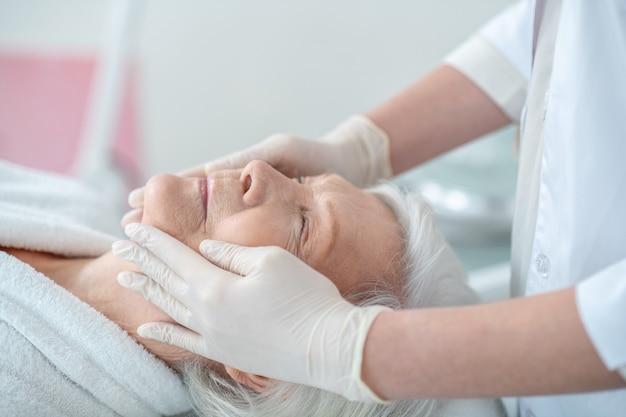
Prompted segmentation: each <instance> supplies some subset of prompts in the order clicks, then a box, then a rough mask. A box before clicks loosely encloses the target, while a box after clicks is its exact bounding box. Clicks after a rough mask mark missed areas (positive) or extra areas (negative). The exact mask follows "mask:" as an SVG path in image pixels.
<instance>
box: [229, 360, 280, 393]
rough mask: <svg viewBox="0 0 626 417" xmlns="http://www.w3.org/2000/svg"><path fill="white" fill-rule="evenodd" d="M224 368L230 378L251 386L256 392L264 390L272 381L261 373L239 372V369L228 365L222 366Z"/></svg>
mask: <svg viewBox="0 0 626 417" xmlns="http://www.w3.org/2000/svg"><path fill="white" fill-rule="evenodd" d="M224 368H225V369H226V373H227V374H228V375H230V377H231V378H232V379H234V380H235V381H237V382H239V383H240V384H242V385H245V386H246V387H248V388H252V389H253V390H255V391H256V392H263V391H265V390H266V389H267V388H268V387H269V386H270V384H271V383H272V380H271V379H269V378H267V377H264V376H261V375H254V374H249V373H246V372H241V371H240V370H239V369H235V368H231V367H230V366H224Z"/></svg>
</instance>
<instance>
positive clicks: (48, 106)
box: [0, 0, 144, 210]
mask: <svg viewBox="0 0 626 417" xmlns="http://www.w3.org/2000/svg"><path fill="white" fill-rule="evenodd" d="M136 9H137V2H136V1H134V0H130V1H127V0H115V1H112V2H111V8H110V14H109V16H108V17H107V21H106V22H105V31H104V36H103V41H102V44H101V45H99V46H98V47H97V48H95V50H94V52H93V54H90V55H85V54H81V55H77V54H75V53H74V54H72V53H63V52H62V51H58V50H55V51H54V52H50V51H45V50H44V51H16V50H14V49H11V50H6V51H0V158H1V159H3V160H7V161H10V162H14V163H18V164H21V165H25V166H28V167H32V168H37V169H41V170H47V171H51V172H57V173H62V174H67V175H72V176H76V177H78V178H81V179H82V180H84V181H85V182H87V183H90V184H92V185H93V186H95V187H97V188H98V189H99V190H101V191H102V192H107V193H110V194H111V198H115V199H118V201H120V209H121V210H124V209H125V207H126V203H125V199H126V193H127V191H128V190H129V189H131V188H133V187H136V186H138V185H139V184H141V183H142V182H143V180H144V178H143V169H142V162H141V146H140V138H139V132H138V124H137V116H138V114H137V109H138V100H137V94H136V92H137V82H136V81H137V76H136V73H137V71H136V65H135V64H132V63H131V59H130V50H131V44H132V39H131V36H130V32H131V30H130V29H132V28H131V27H129V26H131V25H133V24H135V19H134V18H133V16H134V15H135V14H136V13H137V10H136Z"/></svg>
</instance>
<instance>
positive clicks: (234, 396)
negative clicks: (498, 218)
mask: <svg viewBox="0 0 626 417" xmlns="http://www.w3.org/2000/svg"><path fill="white" fill-rule="evenodd" d="M367 191H368V192H370V193H372V194H373V195H375V196H376V197H377V198H379V199H380V200H381V201H383V203H385V204H386V205H387V206H388V207H389V208H390V209H391V210H392V211H393V212H394V214H395V215H396V217H397V219H398V223H399V225H400V229H401V231H402V232H403V234H404V242H403V243H404V244H403V252H404V253H402V254H400V256H399V261H398V265H397V268H399V275H400V276H401V277H402V280H403V285H401V286H402V287H403V288H401V289H400V291H397V289H394V288H386V287H385V286H384V285H375V286H374V287H371V288H374V289H371V290H369V292H368V293H367V294H363V293H360V294H357V295H356V299H358V300H359V301H358V304H359V305H373V304H377V305H385V306H388V307H390V308H393V309H400V308H415V307H435V306H445V305H460V304H469V303H474V302H476V300H477V297H476V295H475V294H474V292H473V291H472V290H471V289H470V287H469V286H468V285H467V283H466V280H465V278H466V276H465V273H464V272H463V268H462V267H461V264H460V262H459V261H458V259H457V258H456V256H455V255H454V253H453V252H452V250H451V248H450V247H449V245H448V244H447V242H446V241H445V239H444V237H443V236H442V235H441V234H440V233H439V231H438V230H437V228H436V226H435V222H434V215H433V212H432V210H431V209H430V207H429V206H428V205H427V204H426V203H425V202H424V201H423V200H422V199H421V198H420V197H419V196H418V195H416V194H406V193H403V192H401V191H400V190H398V189H397V188H396V187H395V186H394V185H392V184H390V183H383V184H379V185H377V186H375V187H373V188H370V189H368V190H367ZM381 278H382V277H381ZM381 281H382V280H381ZM354 295H355V294H352V296H354ZM346 298H348V299H349V300H350V299H351V297H346ZM207 368H208V367H207V366H206V365H203V364H202V363H200V362H194V363H186V364H183V366H182V372H183V375H184V378H185V382H186V384H187V387H188V388H189V395H190V399H191V402H192V404H194V408H195V409H196V412H197V413H198V414H199V415H201V416H206V417H282V416H284V417H287V416H301V417H309V416H310V417H314V416H315V417H320V416H324V417H326V416H342V417H427V416H428V417H431V416H435V415H437V414H438V410H439V409H440V408H441V407H442V406H443V404H444V401H442V400H437V399H423V400H419V399H418V400H404V401H396V402H393V403H391V404H364V403H359V402H353V401H349V400H347V399H345V398H344V397H342V396H340V395H337V394H333V393H330V392H326V391H323V390H320V389H317V388H312V387H307V386H302V385H296V384H291V383H286V382H278V383H276V384H274V386H273V387H272V388H271V392H269V395H268V391H266V392H264V393H262V394H260V393H257V392H255V391H253V390H252V389H249V388H248V387H245V386H243V385H241V384H239V383H237V382H235V381H233V380H231V379H226V378H223V377H221V376H219V375H217V373H216V372H214V371H212V370H210V369H207Z"/></svg>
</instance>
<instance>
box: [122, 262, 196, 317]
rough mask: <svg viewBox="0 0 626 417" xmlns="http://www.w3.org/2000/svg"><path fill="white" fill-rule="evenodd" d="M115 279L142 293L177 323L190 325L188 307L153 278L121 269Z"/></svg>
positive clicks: (123, 285)
mask: <svg viewBox="0 0 626 417" xmlns="http://www.w3.org/2000/svg"><path fill="white" fill-rule="evenodd" d="M117 281H118V282H119V283H120V285H121V286H122V287H125V288H128V289H130V290H132V291H134V292H136V293H139V294H141V295H143V297H144V298H145V299H146V300H148V301H150V302H151V303H152V304H154V305H155V306H157V307H159V308H160V309H161V310H163V311H164V312H165V313H167V315H168V316H170V317H171V318H172V319H174V320H175V321H177V322H178V323H180V324H182V325H184V326H187V327H190V318H191V313H190V311H189V309H187V307H186V306H185V305H183V304H182V303H181V302H180V301H178V299H176V298H175V297H174V296H172V294H171V291H170V292H168V291H167V289H165V288H163V287H161V286H160V285H159V284H158V283H157V282H155V281H154V280H152V279H150V278H149V277H147V276H145V275H144V274H141V273H137V272H131V271H123V272H120V273H119V274H118V276H117Z"/></svg>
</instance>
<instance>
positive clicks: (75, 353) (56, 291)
mask: <svg viewBox="0 0 626 417" xmlns="http://www.w3.org/2000/svg"><path fill="white" fill-rule="evenodd" d="M101 200H102V199H101V198H99V196H98V195H97V193H94V192H93V191H92V190H90V189H88V188H86V187H83V186H81V185H80V184H78V183H75V182H74V181H72V180H68V179H65V178H64V177H61V176H55V175H52V174H48V173H38V172H34V171H30V170H25V169H23V168H19V167H16V166H11V165H9V164H4V163H0V246H5V247H16V248H27V249H32V250H40V251H46V252H51V253H57V254H61V255H66V256H97V255H100V254H102V253H103V252H105V251H107V250H109V249H110V245H111V242H112V241H113V240H114V239H115V236H114V234H115V233H116V229H117V230H119V229H120V227H119V223H118V220H117V218H116V216H115V215H111V211H109V210H108V207H109V206H108V205H107V204H106V202H103V201H101ZM0 271H1V272H0V346H1V348H0V349H1V350H2V353H1V354H0V415H2V416H5V415H6V416H9V415H11V416H14V415H15V416H17V415H19V416H72V417H73V416H132V417H135V416H138V417H143V416H146V417H148V416H150V417H151V416H160V415H176V414H181V413H184V412H186V411H188V410H189V408H190V407H189V404H188V401H187V398H186V393H185V388H184V386H183V384H182V381H181V379H180V377H179V375H178V374H176V373H175V372H174V371H172V370H171V369H170V368H168V367H167V366H166V365H165V364H164V363H163V362H162V361H161V360H159V359H158V358H156V357H155V356H153V355H152V354H151V353H150V352H148V351H147V350H145V349H144V348H143V346H141V345H139V344H138V343H137V342H136V341H135V340H134V339H133V338H131V337H130V336H129V335H128V334H127V333H126V332H125V331H123V330H122V329H121V328H120V327H118V326H117V325H116V324H115V323H113V322H112V321H110V320H108V319H107V318H106V317H105V316H104V315H102V314H100V313H99V312H98V311H96V310H95V309H93V308H92V307H91V306H89V305H88V304H86V303H84V302H82V301H81V300H79V299H78V298H76V297H74V296H73V295H72V294H71V293H69V292H68V291H66V290H65V289H64V288H62V287H60V286H59V285H57V284H56V283H54V282H53V281H52V280H50V279H48V278H47V277H45V276H44V275H43V274H41V273H39V272H37V271H35V270H34V269H33V268H32V267H30V266H29V265H27V264H25V263H23V262H21V261H20V260H18V259H17V258H15V257H13V256H11V255H9V254H7V253H5V252H2V251H0Z"/></svg>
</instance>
